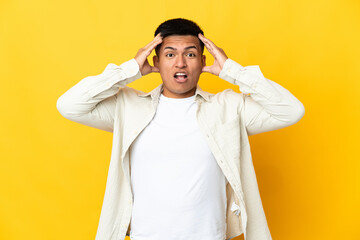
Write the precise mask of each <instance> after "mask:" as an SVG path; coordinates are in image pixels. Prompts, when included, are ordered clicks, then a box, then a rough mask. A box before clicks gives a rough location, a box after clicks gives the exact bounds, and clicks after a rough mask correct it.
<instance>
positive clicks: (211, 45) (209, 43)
mask: <svg viewBox="0 0 360 240" xmlns="http://www.w3.org/2000/svg"><path fill="white" fill-rule="evenodd" d="M199 38H200V39H201V40H202V42H203V43H204V44H205V45H208V46H209V47H211V48H213V47H216V45H215V44H214V43H213V42H212V41H211V40H210V39H208V38H206V37H205V36H204V35H202V34H201V33H199Z"/></svg>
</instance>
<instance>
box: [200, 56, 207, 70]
mask: <svg viewBox="0 0 360 240" xmlns="http://www.w3.org/2000/svg"><path fill="white" fill-rule="evenodd" d="M201 58H202V59H201V60H202V64H203V67H205V66H206V56H205V55H202V57H201Z"/></svg>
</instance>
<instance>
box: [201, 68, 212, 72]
mask: <svg viewBox="0 0 360 240" xmlns="http://www.w3.org/2000/svg"><path fill="white" fill-rule="evenodd" d="M211 67H212V66H204V67H203V68H202V72H208V73H211V72H212V71H211Z"/></svg>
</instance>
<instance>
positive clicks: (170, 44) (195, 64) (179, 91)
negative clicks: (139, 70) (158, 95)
mask: <svg viewBox="0 0 360 240" xmlns="http://www.w3.org/2000/svg"><path fill="white" fill-rule="evenodd" d="M199 41H200V40H199V38H197V37H195V36H191V35H185V36H180V35H172V36H168V37H165V38H164V39H163V42H162V45H161V47H160V50H159V55H158V56H154V65H155V66H156V67H158V68H159V70H160V75H161V78H162V81H163V85H164V91H163V94H164V96H166V97H171V98H185V97H190V96H193V95H194V94H195V90H196V86H197V83H198V81H199V77H200V74H201V72H202V68H203V66H205V55H202V53H201V48H200V43H199Z"/></svg>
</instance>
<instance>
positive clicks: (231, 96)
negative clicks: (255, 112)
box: [210, 89, 246, 107]
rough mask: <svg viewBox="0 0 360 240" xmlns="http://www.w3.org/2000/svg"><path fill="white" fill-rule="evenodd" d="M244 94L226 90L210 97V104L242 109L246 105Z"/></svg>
mask: <svg viewBox="0 0 360 240" xmlns="http://www.w3.org/2000/svg"><path fill="white" fill-rule="evenodd" d="M245 96H246V95H245V94H244V93H237V92H235V91H234V90H232V89H225V90H223V91H221V92H218V93H216V94H212V95H210V102H213V103H216V104H220V105H222V106H224V107H226V106H230V107H231V106H232V107H234V106H236V107H241V106H242V105H243V103H244V98H245Z"/></svg>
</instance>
